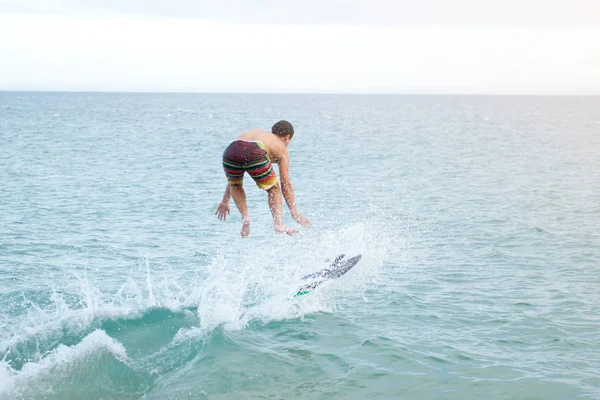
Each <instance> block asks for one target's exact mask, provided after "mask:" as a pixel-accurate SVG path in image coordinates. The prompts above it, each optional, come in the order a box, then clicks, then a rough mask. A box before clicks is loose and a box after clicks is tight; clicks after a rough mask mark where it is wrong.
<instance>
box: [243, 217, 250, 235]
mask: <svg viewBox="0 0 600 400" xmlns="http://www.w3.org/2000/svg"><path fill="white" fill-rule="evenodd" d="M249 234H250V220H249V219H244V222H242V237H247V236H248V235H249Z"/></svg>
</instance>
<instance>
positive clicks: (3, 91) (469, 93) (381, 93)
mask: <svg viewBox="0 0 600 400" xmlns="http://www.w3.org/2000/svg"><path fill="white" fill-rule="evenodd" d="M0 93H73V94H76V93H80V94H85V93H87V94H207V95H340V96H343V95H350V96H363V95H364V96H498V97H501V96H529V97H545V96H546V97H547V96H553V97H569V96H571V97H598V96H600V93H534V92H531V93H527V92H515V93H484V92H416V91H415V92H409V91H406V92H377V91H374V92H353V91H314V92H300V91H298V92H296V91H281V92H275V91H274V92H269V91H178V90H174V91H168V90H94V89H91V90H90V89H87V90H83V89H82V90H79V89H66V90H65V89H62V90H61V89H2V88H0Z"/></svg>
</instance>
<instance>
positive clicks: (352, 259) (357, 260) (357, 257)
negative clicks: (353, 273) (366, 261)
mask: <svg viewBox="0 0 600 400" xmlns="http://www.w3.org/2000/svg"><path fill="white" fill-rule="evenodd" d="M361 258H362V254H359V255H357V256H354V257H352V258H348V259H347V260H346V262H347V263H352V264H356V263H357V262H359V261H360V259H361Z"/></svg>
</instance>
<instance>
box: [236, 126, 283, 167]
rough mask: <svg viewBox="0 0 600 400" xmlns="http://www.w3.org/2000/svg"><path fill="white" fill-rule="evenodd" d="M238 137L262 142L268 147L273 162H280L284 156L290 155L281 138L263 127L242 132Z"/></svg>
mask: <svg viewBox="0 0 600 400" xmlns="http://www.w3.org/2000/svg"><path fill="white" fill-rule="evenodd" d="M238 139H241V140H256V141H259V142H262V143H263V144H264V145H265V147H266V148H267V153H268V154H269V158H270V159H271V162H274V163H279V161H280V160H281V159H282V158H284V157H288V151H287V149H286V147H285V145H284V144H283V143H282V141H281V139H279V138H277V137H276V136H275V135H274V134H272V133H271V132H268V131H265V130H263V129H251V130H249V131H246V132H244V133H242V134H241V135H240V136H239V137H238Z"/></svg>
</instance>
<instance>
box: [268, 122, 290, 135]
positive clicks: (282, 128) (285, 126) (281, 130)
mask: <svg viewBox="0 0 600 400" xmlns="http://www.w3.org/2000/svg"><path fill="white" fill-rule="evenodd" d="M271 132H272V133H273V134H275V135H277V136H294V127H293V126H292V124H290V123H289V122H287V121H283V120H282V121H279V122H277V123H276V124H275V125H273V127H272V128H271Z"/></svg>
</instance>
